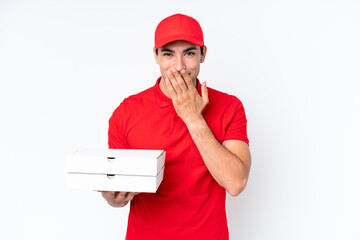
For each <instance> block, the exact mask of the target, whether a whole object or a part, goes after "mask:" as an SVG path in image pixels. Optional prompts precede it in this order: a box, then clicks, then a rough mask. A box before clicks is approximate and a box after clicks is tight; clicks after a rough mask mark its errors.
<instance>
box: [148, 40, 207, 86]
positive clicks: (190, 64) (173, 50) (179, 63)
mask: <svg viewBox="0 0 360 240" xmlns="http://www.w3.org/2000/svg"><path fill="white" fill-rule="evenodd" d="M154 55H155V59H156V63H157V64H159V66H160V72H161V75H162V77H163V79H165V78H166V77H167V72H168V71H169V70H170V71H171V70H173V69H175V70H177V71H180V70H182V69H185V70H186V72H187V73H188V74H189V75H190V77H191V79H192V80H193V81H194V83H195V81H196V78H197V76H198V75H199V72H200V63H202V62H204V60H205V55H206V46H204V49H203V54H201V52H200V47H199V46H197V45H195V44H192V43H190V42H187V41H174V42H171V43H168V44H166V45H164V46H162V47H161V48H159V49H158V55H156V53H155V49H154Z"/></svg>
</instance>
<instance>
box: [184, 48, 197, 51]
mask: <svg viewBox="0 0 360 240" xmlns="http://www.w3.org/2000/svg"><path fill="white" fill-rule="evenodd" d="M192 50H196V47H189V48H187V49H185V50H184V52H188V51H192Z"/></svg>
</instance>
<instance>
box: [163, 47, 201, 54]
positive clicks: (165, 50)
mask: <svg viewBox="0 0 360 240" xmlns="http://www.w3.org/2000/svg"><path fill="white" fill-rule="evenodd" d="M192 50H196V47H189V48H187V49H185V50H184V52H188V51H192ZM161 52H171V53H174V52H175V51H174V50H171V49H169V48H163V49H161Z"/></svg>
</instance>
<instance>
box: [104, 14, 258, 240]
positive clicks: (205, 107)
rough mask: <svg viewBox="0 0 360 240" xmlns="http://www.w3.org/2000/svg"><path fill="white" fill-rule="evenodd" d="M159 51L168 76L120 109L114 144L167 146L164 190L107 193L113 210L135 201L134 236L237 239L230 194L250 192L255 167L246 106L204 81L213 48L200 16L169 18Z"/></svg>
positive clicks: (113, 123) (112, 123)
mask: <svg viewBox="0 0 360 240" xmlns="http://www.w3.org/2000/svg"><path fill="white" fill-rule="evenodd" d="M153 52H154V57H155V61H156V63H157V64H158V65H159V67H160V72H161V76H160V77H159V78H158V79H157V80H156V81H155V85H154V86H152V87H150V88H148V89H146V90H144V91H142V92H140V93H138V94H136V95H132V96H130V97H128V98H126V99H124V101H123V102H122V103H121V104H120V105H119V107H118V108H116V110H115V111H114V113H113V114H112V116H111V118H110V120H109V132H108V134H109V141H108V144H109V148H115V149H162V150H165V151H166V160H165V172H164V178H163V181H162V183H161V185H160V186H159V188H158V190H157V192H156V193H131V192H102V195H103V197H104V198H105V199H106V201H107V202H108V203H109V204H110V205H111V206H113V207H123V206H125V205H126V204H127V203H128V202H130V212H129V218H128V227H127V233H126V239H128V240H133V239H137V240H139V239H141V240H143V239H146V240H151V239H156V240H160V239H166V240H177V239H181V240H184V239H186V240H190V239H196V240H199V239H207V240H211V239H216V240H219V239H221V240H223V239H229V232H228V227H227V220H226V212H225V197H226V192H228V193H229V194H230V195H231V196H237V195H238V194H240V193H241V192H242V191H243V189H244V188H245V186H246V183H247V180H248V176H249V171H250V165H251V157H250V151H249V146H248V144H249V140H248V138H247V131H246V125H247V120H246V116H245V111H244V107H243V105H242V103H241V101H240V100H239V99H238V98H236V97H235V96H232V95H228V94H225V93H222V92H220V91H217V90H214V89H212V88H208V87H207V84H206V82H202V83H200V81H199V79H198V78H197V77H198V74H199V72H200V64H201V63H203V62H204V60H205V57H206V53H207V47H206V45H204V38H203V32H202V29H201V26H200V24H199V23H198V22H197V21H196V20H195V19H194V18H192V17H189V16H186V15H183V14H175V15H172V16H169V17H167V18H165V19H163V20H162V21H161V22H160V23H159V25H158V26H157V28H156V31H155V46H154V49H153ZM221 71H226V69H221Z"/></svg>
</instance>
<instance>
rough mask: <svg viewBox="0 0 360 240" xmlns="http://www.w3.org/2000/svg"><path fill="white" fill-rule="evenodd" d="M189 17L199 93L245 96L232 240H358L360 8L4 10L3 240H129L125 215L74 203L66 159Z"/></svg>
mask: <svg viewBox="0 0 360 240" xmlns="http://www.w3.org/2000/svg"><path fill="white" fill-rule="evenodd" d="M178 12H180V13H184V14H188V15H190V16H192V17H195V18H196V19H197V20H198V21H199V22H200V24H201V25H202V27H203V31H204V34H205V42H206V45H207V46H208V54H207V59H206V61H205V63H203V64H202V66H201V73H200V75H199V79H200V81H201V82H202V81H207V82H208V86H209V87H212V88H216V89H218V90H221V91H225V92H227V93H230V94H234V95H236V96H237V97H239V98H240V99H241V100H242V102H243V104H244V106H245V110H246V113H247V117H248V134H249V138H250V147H251V152H252V157H253V164H252V169H251V175H250V179H249V182H248V186H247V188H246V190H245V191H244V192H243V193H242V194H241V195H240V196H238V197H236V198H232V197H231V196H230V195H228V197H227V214H228V224H229V230H230V239H233V240H237V239H248V240H250V239H254V240H264V239H269V240H272V239H274V240H282V239H284V240H288V239H314V240H315V239H316V240H318V239H341V240H343V239H346V240H347V239H360V231H359V225H360V207H359V203H360V186H359V185H360V174H359V171H360V163H359V162H360V154H359V147H358V146H359V144H360V141H359V135H360V127H359V122H360V112H359V111H360V110H359V109H360V100H359V95H360V91H359V90H360V87H359V84H358V82H359V81H360V74H359V66H360V57H359V56H360V44H359V42H360V31H359V29H360V3H359V1H356V0H353V1H351V0H348V1H346V0H344V1H340V0H338V1H334V0H329V1H325V0H324V1H320V0H313V1H307V0H305V1H300V0H297V1H284V0H283V1H281V0H273V1H264V0H263V1H261V0H255V1H243V0H239V1H226V0H225V1H213V2H212V1H205V0H201V1H189V0H183V1H176V2H169V1H161V0H155V1H145V0H142V1H132V2H129V1H110V0H102V1H100V0H97V1H81V0H74V1H73V0H72V1H70V0H64V1H51V0H43V1H36V0H33V1H31V0H30V1H17V0H13V1H10V0H9V1H7V0H0V112H1V118H0V123H1V124H0V171H1V174H0V184H1V190H2V193H1V198H0V201H1V204H0V239H3V240H8V239H9V240H10V239H53V240H56V239H69V240H71V239H89V240H90V239H94V240H95V239H124V236H125V230H126V224H127V214H128V208H124V209H115V208H111V207H110V206H108V205H107V204H106V202H105V201H104V200H103V199H102V197H101V196H100V194H99V193H97V192H91V191H77V190H67V189H66V188H65V182H64V172H65V169H64V159H65V156H66V154H68V153H70V152H72V151H74V150H78V149H81V148H87V147H104V148H105V147H107V127H108V119H109V117H110V115H111V113H112V111H113V110H114V109H115V108H116V107H117V106H118V105H119V104H120V102H121V101H122V99H124V98H125V97H127V96H129V95H131V94H134V93H137V92H139V91H141V90H143V89H146V88H148V87H150V86H152V85H153V84H154V83H155V80H156V78H157V77H158V76H159V70H158V66H157V65H156V64H155V61H154V58H153V54H152V48H153V35H154V31H155V28H156V25H157V24H158V22H159V21H160V20H161V19H163V18H164V17H167V16H169V15H171V14H174V13H178Z"/></svg>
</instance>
